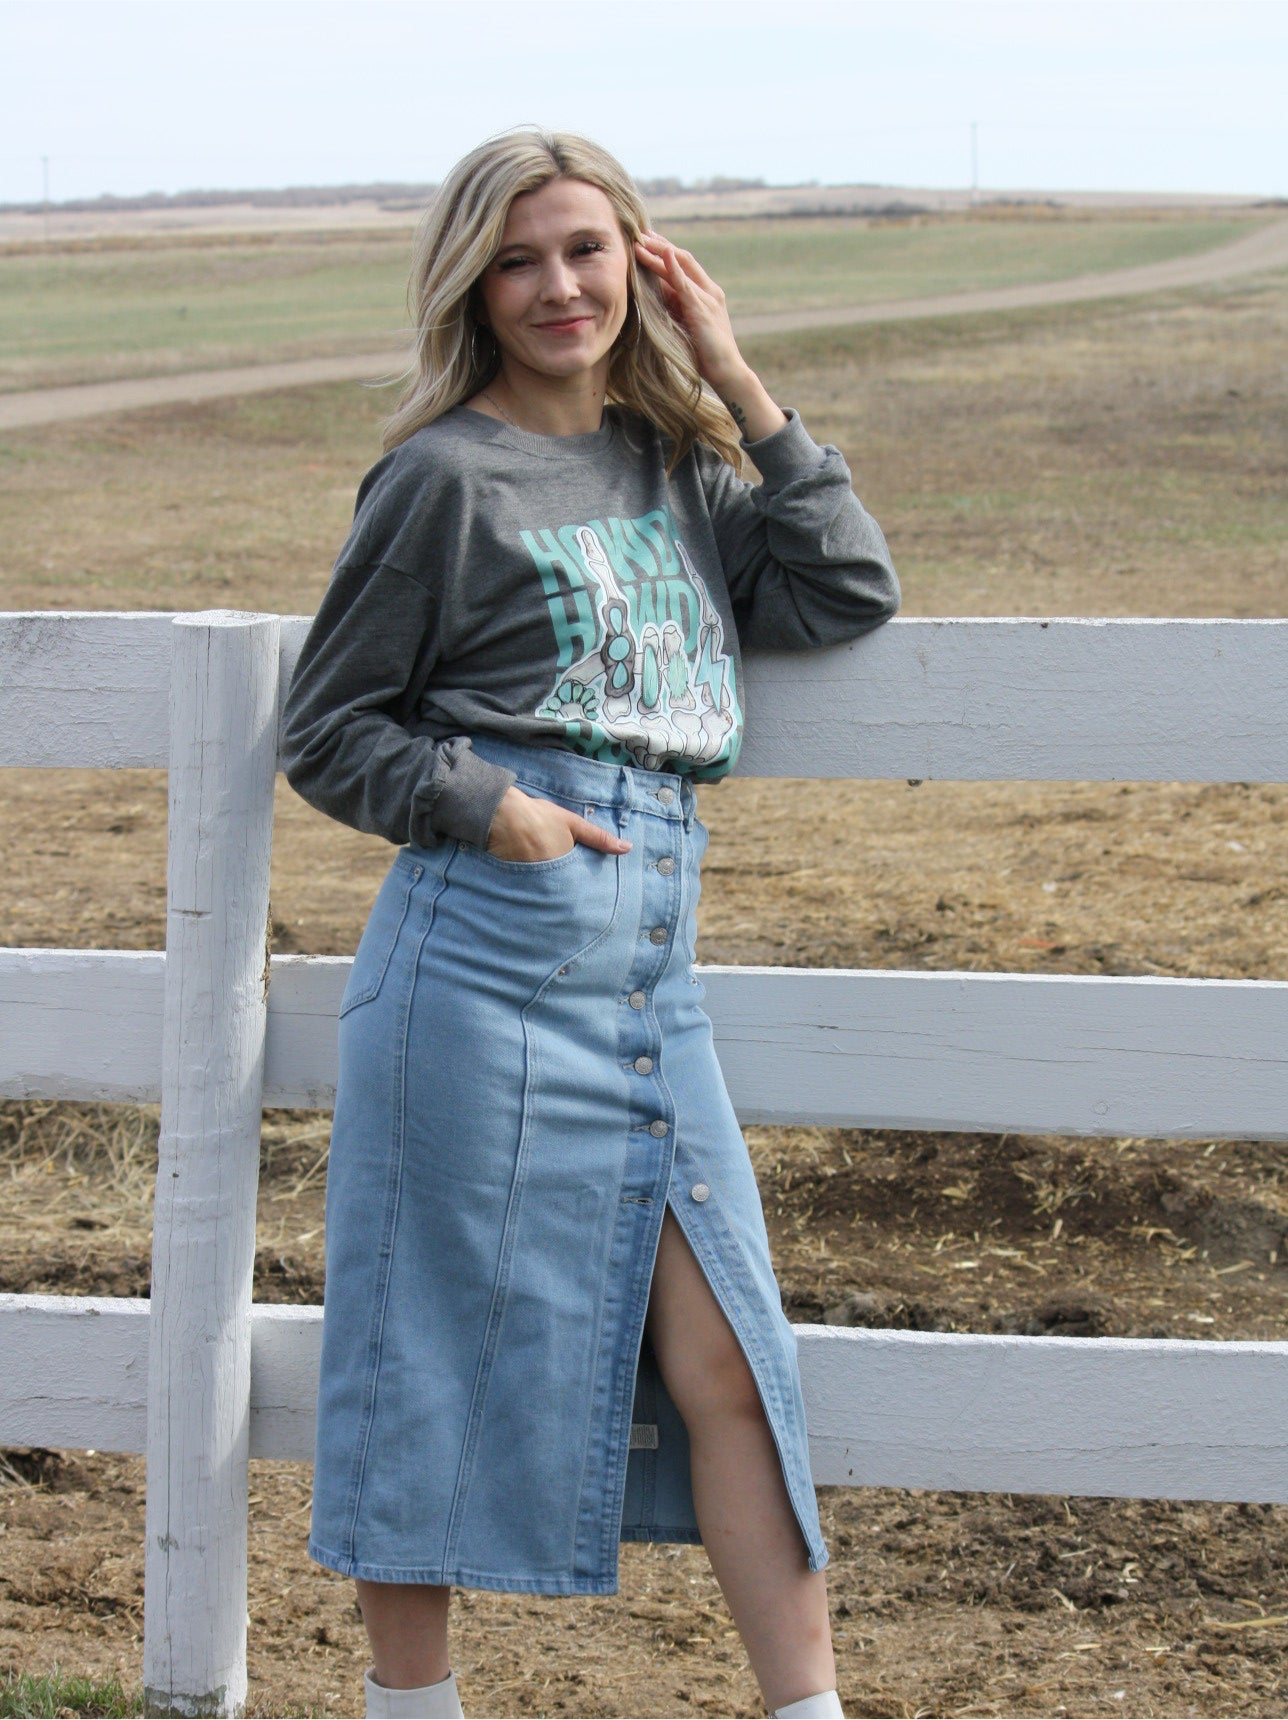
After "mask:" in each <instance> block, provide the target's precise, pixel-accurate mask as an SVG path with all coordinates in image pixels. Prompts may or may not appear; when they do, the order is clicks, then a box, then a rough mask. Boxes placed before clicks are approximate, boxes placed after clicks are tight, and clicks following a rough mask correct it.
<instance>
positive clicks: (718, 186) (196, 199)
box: [0, 174, 766, 215]
mask: <svg viewBox="0 0 1288 1720" xmlns="http://www.w3.org/2000/svg"><path fill="white" fill-rule="evenodd" d="M636 184H637V185H638V186H639V188H640V190H641V191H642V192H643V194H644V195H645V196H646V197H673V196H678V195H680V194H681V193H684V192H691V193H692V192H696V193H699V194H701V193H715V192H721V191H759V190H762V189H764V187H765V185H766V181H765V180H764V179H738V178H732V177H729V176H727V175H724V174H716V175H715V176H713V177H712V178H709V179H695V180H692V181H686V180H683V179H677V178H674V177H668V178H664V179H638V180H636ZM437 189H438V187H437V185H407V184H389V183H384V182H376V183H375V184H372V185H289V186H287V187H285V189H283V190H280V191H264V190H258V191H147V192H144V193H143V194H142V195H141V196H139V197H117V196H114V195H113V194H112V193H111V192H110V191H105V192H103V194H102V195H101V196H99V197H75V198H68V199H66V200H65V201H61V202H58V203H54V204H51V205H50V207H51V208H54V209H61V210H64V211H65V212H66V213H68V214H83V213H95V212H97V213H102V212H103V211H106V210H112V209H121V210H134V209H210V208H219V207H221V206H222V205H225V204H230V203H238V204H249V205H250V206H251V207H252V208H256V209H301V208H310V209H316V208H318V207H325V206H327V205H333V204H341V203H379V204H381V205H382V206H383V207H385V208H393V209H411V208H416V207H418V206H419V205H421V204H422V203H424V202H426V201H427V199H428V198H429V197H430V196H431V194H432V193H433V192H435V191H436V190H437ZM44 207H45V205H44V204H43V203H0V213H3V214H5V215H17V214H29V215H38V214H40V213H41V212H42V211H43V210H44Z"/></svg>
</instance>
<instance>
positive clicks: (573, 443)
mask: <svg viewBox="0 0 1288 1720" xmlns="http://www.w3.org/2000/svg"><path fill="white" fill-rule="evenodd" d="M455 411H456V412H457V413H459V414H461V415H463V416H464V417H465V418H469V419H471V420H473V421H475V422H476V423H477V424H479V425H481V426H484V427H485V428H486V429H487V430H489V431H490V433H491V439H493V440H495V441H498V442H508V443H510V444H512V445H513V446H514V447H517V448H524V449H526V450H527V451H528V452H529V453H531V454H544V455H546V456H547V457H551V458H557V459H567V458H568V457H569V456H571V457H573V458H577V457H579V456H581V455H587V454H595V453H598V451H599V450H600V449H601V448H605V447H607V445H608V443H609V442H611V441H612V439H613V403H612V402H609V403H608V404H606V405H605V407H604V416H603V418H602V419H601V420H600V425H599V429H598V430H582V431H579V432H578V433H577V434H576V435H575V436H549V435H545V434H543V433H542V432H540V431H537V430H520V429H519V427H518V425H517V424H510V423H507V422H506V420H505V419H503V418H494V417H493V416H492V414H491V413H490V412H480V411H478V409H477V408H476V407H473V406H466V405H464V404H461V405H459V406H457V407H456V408H455Z"/></svg>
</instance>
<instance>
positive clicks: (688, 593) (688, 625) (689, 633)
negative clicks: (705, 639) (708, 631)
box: [665, 579, 702, 653]
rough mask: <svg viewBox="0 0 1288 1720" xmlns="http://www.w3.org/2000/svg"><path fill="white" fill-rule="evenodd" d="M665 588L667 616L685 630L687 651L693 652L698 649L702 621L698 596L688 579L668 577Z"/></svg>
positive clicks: (685, 647)
mask: <svg viewBox="0 0 1288 1720" xmlns="http://www.w3.org/2000/svg"><path fill="white" fill-rule="evenodd" d="M665 589H666V593H667V611H668V617H667V618H668V619H669V620H671V621H674V622H675V624H676V625H677V626H678V627H679V628H680V629H681V630H682V631H683V633H684V649H685V652H686V653H692V652H693V651H695V650H696V649H697V644H698V628H699V626H700V625H701V622H702V610H701V606H700V605H699V603H698V600H697V596H696V595H695V593H694V590H693V587H692V586H691V585H690V584H689V582H688V580H687V579H668V580H667V582H666V587H665Z"/></svg>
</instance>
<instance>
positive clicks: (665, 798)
mask: <svg viewBox="0 0 1288 1720" xmlns="http://www.w3.org/2000/svg"><path fill="white" fill-rule="evenodd" d="M657 798H658V799H659V800H660V801H661V802H662V805H663V806H669V805H670V804H671V802H672V801H673V800H674V799H675V790H674V789H673V788H659V789H658V791H657Z"/></svg>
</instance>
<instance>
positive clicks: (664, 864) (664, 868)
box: [657, 854, 675, 878]
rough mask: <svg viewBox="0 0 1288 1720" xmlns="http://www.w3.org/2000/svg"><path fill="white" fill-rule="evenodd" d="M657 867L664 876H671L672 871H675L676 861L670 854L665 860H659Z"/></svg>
mask: <svg viewBox="0 0 1288 1720" xmlns="http://www.w3.org/2000/svg"><path fill="white" fill-rule="evenodd" d="M657 869H658V871H659V872H660V873H661V874H662V876H663V877H664V878H669V877H670V876H671V874H672V872H674V871H675V861H674V860H672V858H671V856H670V855H669V854H668V855H667V857H666V859H665V860H659V861H658V863H657Z"/></svg>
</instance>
